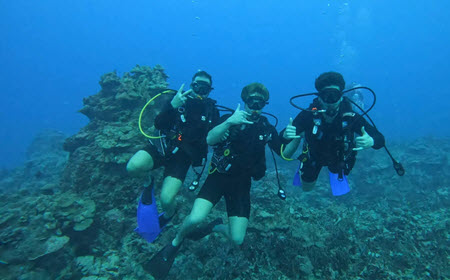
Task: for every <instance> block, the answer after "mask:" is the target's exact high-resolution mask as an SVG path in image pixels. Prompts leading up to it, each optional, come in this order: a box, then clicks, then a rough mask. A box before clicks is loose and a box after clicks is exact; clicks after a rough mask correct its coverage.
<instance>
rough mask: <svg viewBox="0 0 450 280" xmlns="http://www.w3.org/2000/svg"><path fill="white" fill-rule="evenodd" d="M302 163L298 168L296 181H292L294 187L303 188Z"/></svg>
mask: <svg viewBox="0 0 450 280" xmlns="http://www.w3.org/2000/svg"><path fill="white" fill-rule="evenodd" d="M301 166H302V163H301V162H300V165H299V166H298V169H297V172H295V174H294V180H292V185H294V186H297V187H301V186H302V180H300V169H301Z"/></svg>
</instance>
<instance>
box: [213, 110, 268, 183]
mask: <svg viewBox="0 0 450 280" xmlns="http://www.w3.org/2000/svg"><path fill="white" fill-rule="evenodd" d="M272 128H273V127H272V125H271V124H270V123H269V121H268V120H267V118H266V117H264V116H260V117H259V120H258V122H255V123H254V124H252V125H245V126H244V129H242V127H241V126H235V127H233V128H231V129H230V136H229V137H228V139H227V140H225V141H223V142H221V143H219V144H217V145H216V146H214V147H213V156H212V158H211V164H210V167H209V173H210V174H212V173H214V172H216V171H217V172H219V173H231V172H233V173H234V172H240V173H249V174H250V175H251V176H252V177H253V178H254V179H256V180H258V179H260V178H262V177H263V176H264V174H265V171H266V160H265V146H266V144H267V143H268V142H269V141H270V140H271V139H272V131H273V129H272Z"/></svg>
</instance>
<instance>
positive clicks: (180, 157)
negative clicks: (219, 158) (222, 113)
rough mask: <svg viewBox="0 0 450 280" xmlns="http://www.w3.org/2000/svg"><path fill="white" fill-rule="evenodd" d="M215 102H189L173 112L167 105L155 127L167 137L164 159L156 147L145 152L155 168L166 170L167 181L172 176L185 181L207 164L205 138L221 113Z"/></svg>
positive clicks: (157, 119)
mask: <svg viewBox="0 0 450 280" xmlns="http://www.w3.org/2000/svg"><path fill="white" fill-rule="evenodd" d="M215 103H216V101H215V100H213V99H210V98H207V99H206V100H196V99H195V100H194V99H190V98H189V99H187V101H186V103H185V105H184V106H182V107H180V108H178V109H174V108H173V107H172V105H171V104H170V102H169V103H167V104H166V105H165V106H164V108H163V110H162V111H161V112H160V113H159V114H158V115H157V116H156V118H155V127H156V128H157V129H159V130H161V131H162V133H163V134H165V135H166V138H165V139H164V141H165V142H166V144H167V147H166V149H165V156H162V155H161V154H160V153H159V152H158V150H157V149H156V147H155V146H153V145H148V146H147V147H146V149H145V150H146V151H147V152H148V153H149V154H150V155H151V156H152V158H153V160H154V168H158V167H160V166H164V167H165V170H164V177H167V176H171V177H174V178H177V179H179V180H181V181H184V179H185V178H186V174H187V172H188V170H189V167H190V166H191V165H192V166H201V165H202V164H203V163H204V162H206V157H207V153H208V145H207V144H206V136H207V135H208V132H209V130H211V129H212V128H213V127H214V126H216V125H217V122H218V121H219V111H218V110H217V108H216V107H215Z"/></svg>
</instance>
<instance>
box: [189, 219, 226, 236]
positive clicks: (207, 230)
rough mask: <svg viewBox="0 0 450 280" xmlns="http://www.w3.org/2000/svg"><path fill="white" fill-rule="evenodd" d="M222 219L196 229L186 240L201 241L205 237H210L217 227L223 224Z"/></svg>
mask: <svg viewBox="0 0 450 280" xmlns="http://www.w3.org/2000/svg"><path fill="white" fill-rule="evenodd" d="M222 223H223V221H222V218H217V219H215V220H214V221H212V222H210V223H209V224H207V225H205V226H203V227H199V228H196V229H195V230H193V231H191V232H190V233H188V234H187V235H186V237H185V238H186V239H190V240H194V241H197V240H200V239H202V238H203V237H205V236H208V235H210V234H211V233H212V231H213V229H214V227H215V226H217V225H220V224H222Z"/></svg>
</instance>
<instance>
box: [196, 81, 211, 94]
mask: <svg viewBox="0 0 450 280" xmlns="http://www.w3.org/2000/svg"><path fill="white" fill-rule="evenodd" d="M191 88H192V90H193V91H194V92H195V93H196V94H198V95H199V96H201V97H206V96H207V95H208V94H209V93H210V92H211V90H213V88H212V87H211V85H210V84H209V83H208V82H205V81H195V82H192V83H191Z"/></svg>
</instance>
